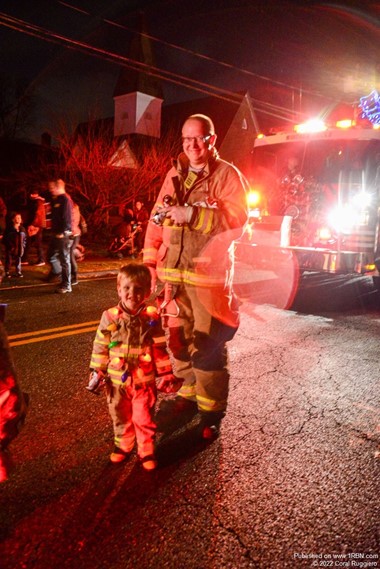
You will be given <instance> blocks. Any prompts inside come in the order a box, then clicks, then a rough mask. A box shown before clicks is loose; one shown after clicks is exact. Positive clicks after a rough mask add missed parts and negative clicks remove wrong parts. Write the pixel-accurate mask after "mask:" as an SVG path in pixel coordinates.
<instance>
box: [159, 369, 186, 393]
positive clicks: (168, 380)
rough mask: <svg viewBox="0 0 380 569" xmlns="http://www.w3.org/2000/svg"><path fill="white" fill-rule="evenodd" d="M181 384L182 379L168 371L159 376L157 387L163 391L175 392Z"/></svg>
mask: <svg viewBox="0 0 380 569" xmlns="http://www.w3.org/2000/svg"><path fill="white" fill-rule="evenodd" d="M182 384H183V379H180V378H179V377H176V376H175V375H173V374H172V373H169V374H167V375H164V376H163V377H160V378H159V380H158V384H157V389H158V390H159V391H162V392H163V393H176V392H177V391H178V390H179V389H180V387H182Z"/></svg>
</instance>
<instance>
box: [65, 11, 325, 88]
mask: <svg viewBox="0 0 380 569" xmlns="http://www.w3.org/2000/svg"><path fill="white" fill-rule="evenodd" d="M57 2H58V3H59V4H62V5H63V6H65V7H67V8H69V9H72V10H75V11H77V12H80V13H81V14H85V15H86V16H93V14H91V13H90V12H88V11H87V10H83V9H82V8H78V7H77V6H74V5H73V4H69V3H67V2H63V0H57ZM100 19H101V20H102V21H103V22H104V23H105V24H108V25H110V26H113V27H116V28H119V29H122V30H125V31H127V32H131V33H134V34H139V35H140V36H143V37H145V38H147V39H149V40H151V41H155V42H157V43H160V44H162V45H165V46H167V47H170V48H173V49H175V50H178V51H182V52H184V53H187V54H189V55H192V56H194V57H198V58H199V59H204V60H205V61H209V62H211V63H216V64H218V65H221V66H222V67H225V68H227V69H230V70H233V71H238V72H239V73H243V74H244V75H248V76H250V77H254V78H255V79H260V80H261V81H266V82H268V83H272V84H273V85H278V86H279V87H286V89H289V90H293V91H298V90H299V86H298V87H296V86H295V85H290V84H288V83H285V82H283V81H278V80H276V79H272V78H270V77H266V76H264V75H260V74H258V73H254V72H253V71H250V70H249V69H245V68H242V67H237V66H236V65H233V64H232V63H228V62H226V61H221V60H220V59H216V58H214V57H211V56H209V55H206V54H204V53H200V52H199V51H194V50H192V49H189V48H186V47H183V46H180V45H178V44H174V43H171V42H168V41H166V40H163V39H161V38H158V37H157V36H153V35H151V34H148V33H146V32H141V31H138V30H135V29H133V28H130V27H128V26H126V25H125V24H119V23H118V22H114V21H113V20H109V19H107V18H100ZM302 92H303V93H304V94H307V95H312V96H314V97H322V98H324V99H327V98H328V97H326V96H325V95H323V94H322V93H318V92H317V91H311V90H308V89H305V88H302Z"/></svg>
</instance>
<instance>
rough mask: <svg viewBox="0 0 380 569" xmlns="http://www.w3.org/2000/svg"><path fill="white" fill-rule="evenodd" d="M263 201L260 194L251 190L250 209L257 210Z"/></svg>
mask: <svg viewBox="0 0 380 569" xmlns="http://www.w3.org/2000/svg"><path fill="white" fill-rule="evenodd" d="M260 200H261V195H260V192H258V191H257V190H251V191H249V192H248V194H247V204H248V207H249V208H250V209H254V208H257V206H258V205H259V203H260Z"/></svg>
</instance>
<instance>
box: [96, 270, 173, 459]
mask: <svg viewBox="0 0 380 569" xmlns="http://www.w3.org/2000/svg"><path fill="white" fill-rule="evenodd" d="M150 287H151V276H150V271H149V269H148V268H147V267H146V266H145V265H142V264H140V263H137V262H131V263H129V264H128V265H125V266H123V267H121V268H120V270H119V274H118V276H117V292H118V295H119V298H120V302H119V304H118V305H117V306H114V307H113V308H110V309H109V310H105V311H104V312H103V314H102V317H101V320H100V323H99V326H98V330H97V333H96V336H95V340H94V344H93V351H92V355H91V363H90V368H91V374H90V383H89V385H88V387H87V389H88V390H89V391H93V392H97V388H98V385H99V382H100V383H105V385H106V393H107V401H108V409H109V413H110V416H111V418H112V422H113V430H114V442H115V448H114V450H113V452H112V454H111V456H110V459H111V462H114V463H118V462H122V461H123V460H125V459H126V458H127V457H128V456H129V455H130V453H131V452H132V450H133V447H134V445H135V440H136V441H137V454H138V456H139V458H140V461H141V464H142V466H143V468H144V469H145V470H154V469H155V468H156V467H157V460H156V458H155V452H154V451H155V449H154V440H155V432H156V425H155V423H154V421H153V414H154V408H155V403H156V399H157V388H156V377H158V378H161V381H160V386H159V387H160V389H162V391H165V392H169V391H172V389H171V388H172V387H173V390H174V389H176V379H175V378H174V376H173V374H172V368H171V363H170V360H169V355H168V353H167V351H166V340H165V336H164V333H163V331H162V328H161V322H160V317H159V315H158V313H157V309H156V308H155V307H154V306H149V305H148V304H147V302H146V301H147V298H148V296H149V295H150ZM106 374H107V376H108V377H107V380H106V379H105V378H106ZM178 387H179V386H178Z"/></svg>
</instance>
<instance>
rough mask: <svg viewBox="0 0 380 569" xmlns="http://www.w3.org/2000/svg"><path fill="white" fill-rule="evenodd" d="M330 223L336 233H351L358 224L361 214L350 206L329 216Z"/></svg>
mask: <svg viewBox="0 0 380 569" xmlns="http://www.w3.org/2000/svg"><path fill="white" fill-rule="evenodd" d="M327 218H328V223H329V225H331V227H332V228H333V229H335V231H338V232H342V231H350V230H351V229H352V228H353V227H354V226H355V225H357V224H358V222H359V219H360V213H359V212H358V211H357V210H356V209H354V208H353V207H350V206H345V207H341V208H339V207H338V208H335V209H333V210H331V212H330V213H329V215H328V216H327Z"/></svg>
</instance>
